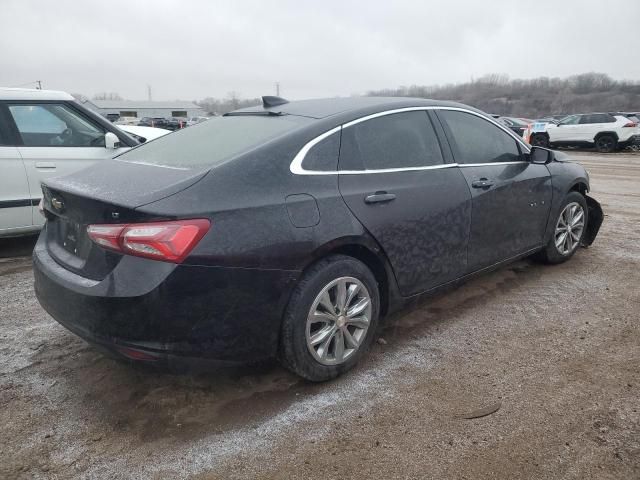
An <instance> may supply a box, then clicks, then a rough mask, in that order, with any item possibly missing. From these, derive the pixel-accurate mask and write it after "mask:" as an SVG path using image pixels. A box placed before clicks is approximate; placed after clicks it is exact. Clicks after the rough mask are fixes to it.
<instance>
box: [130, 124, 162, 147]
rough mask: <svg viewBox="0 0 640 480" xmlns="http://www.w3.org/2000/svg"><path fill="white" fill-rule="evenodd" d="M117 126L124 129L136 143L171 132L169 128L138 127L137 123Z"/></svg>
mask: <svg viewBox="0 0 640 480" xmlns="http://www.w3.org/2000/svg"><path fill="white" fill-rule="evenodd" d="M118 128H119V129H120V130H123V131H125V132H126V133H127V134H128V135H129V136H130V137H133V138H135V139H136V140H137V141H138V143H145V142H149V141H151V140H155V139H156V138H160V137H162V136H164V135H166V134H168V133H171V130H165V129H164V128H155V127H140V126H138V125H118Z"/></svg>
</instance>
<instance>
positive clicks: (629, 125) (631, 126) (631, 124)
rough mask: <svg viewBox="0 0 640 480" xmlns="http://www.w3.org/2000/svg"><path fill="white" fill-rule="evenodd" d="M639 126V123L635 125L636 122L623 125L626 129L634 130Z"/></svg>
mask: <svg viewBox="0 0 640 480" xmlns="http://www.w3.org/2000/svg"><path fill="white" fill-rule="evenodd" d="M637 126H638V124H637V123H635V122H629V123H627V124H625V125H622V128H625V127H630V128H633V127H637Z"/></svg>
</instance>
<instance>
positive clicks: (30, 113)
mask: <svg viewBox="0 0 640 480" xmlns="http://www.w3.org/2000/svg"><path fill="white" fill-rule="evenodd" d="M9 112H10V113H11V116H12V117H13V121H14V122H15V124H16V127H17V128H18V132H19V133H20V137H21V138H22V144H23V145H24V146H25V147H104V134H105V131H104V129H103V128H102V127H100V126H98V125H96V124H94V123H93V122H90V121H89V120H88V119H86V118H84V117H82V116H81V115H79V114H78V113H76V112H74V111H73V110H72V109H71V108H69V107H67V106H66V105H63V104H40V105H34V104H29V105H9Z"/></svg>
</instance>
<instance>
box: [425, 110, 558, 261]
mask: <svg viewBox="0 0 640 480" xmlns="http://www.w3.org/2000/svg"><path fill="white" fill-rule="evenodd" d="M436 115H437V117H438V118H439V119H440V121H441V123H442V125H443V127H444V130H445V132H446V135H447V139H448V141H449V144H450V146H451V149H452V150H453V156H454V158H455V159H456V161H457V162H458V164H459V165H460V171H461V172H462V173H463V175H464V177H465V179H466V182H467V184H468V186H469V188H470V190H471V195H472V197H473V200H472V204H473V210H472V214H471V233H470V238H469V255H468V268H469V272H472V271H474V270H478V269H481V268H484V267H487V266H490V265H493V264H495V263H497V262H500V261H502V260H507V259H509V258H512V257H515V256H517V255H520V254H522V253H524V252H527V251H529V250H531V249H533V248H535V247H538V246H540V245H541V244H542V241H543V236H544V233H545V228H546V224H547V218H548V216H549V207H550V204H551V176H550V174H549V170H548V169H547V167H546V165H536V164H532V163H529V162H527V161H525V160H524V156H523V154H522V153H523V151H522V150H521V148H522V147H521V144H520V143H519V142H517V141H516V139H515V138H514V137H513V136H512V135H510V134H509V133H507V132H506V131H504V130H503V129H502V128H500V127H499V126H497V125H496V124H494V123H492V122H490V121H489V120H487V119H485V118H484V117H482V116H479V115H475V114H472V113H470V112H462V111H454V110H437V113H436Z"/></svg>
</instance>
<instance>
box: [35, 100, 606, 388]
mask: <svg viewBox="0 0 640 480" xmlns="http://www.w3.org/2000/svg"><path fill="white" fill-rule="evenodd" d="M588 191H589V177H588V175H587V172H586V171H585V169H584V168H583V167H582V166H580V165H578V164H575V163H571V162H569V161H567V160H566V157H565V156H562V154H559V153H554V152H552V151H550V150H545V149H542V148H538V147H534V148H531V147H530V146H529V145H527V144H526V143H524V142H523V141H522V139H521V138H519V137H518V136H517V135H515V134H514V133H513V132H512V131H510V130H509V129H508V128H506V127H504V126H503V125H501V124H500V123H498V122H496V121H495V120H494V119H492V118H491V117H488V116H487V115H485V114H483V113H482V112H479V111H478V110H475V109H473V108H470V107H467V106H465V105H461V104H456V103H447V102H436V101H430V100H422V99H406V98H405V99H402V98H374V97H367V98H347V99H330V100H309V101H299V102H286V100H283V99H280V98H277V97H276V98H274V97H265V98H264V104H263V105H262V106H259V107H254V108H247V109H243V110H238V111H235V112H232V113H230V114H227V115H225V116H224V117H218V118H213V119H211V120H209V121H208V122H204V123H201V124H199V125H195V126H193V127H191V128H188V129H184V130H180V131H178V132H176V133H175V134H172V135H168V136H166V137H161V138H159V139H157V140H154V141H153V142H150V143H147V144H144V145H141V146H139V147H136V148H134V149H132V150H130V151H128V152H127V153H125V154H123V155H121V156H119V157H118V158H116V159H114V160H109V161H104V162H101V163H100V164H98V165H96V166H94V167H91V168H89V169H87V170H84V171H81V172H79V173H76V174H74V175H71V176H68V177H62V178H55V179H50V180H47V182H46V184H45V185H43V192H44V201H43V210H44V214H45V215H46V217H47V222H46V226H45V228H44V229H43V231H42V233H41V236H40V239H39V240H38V243H37V245H36V247H35V251H34V269H35V290H36V293H37V296H38V298H39V300H40V303H41V304H42V305H43V307H44V308H45V309H46V310H47V311H48V312H49V313H50V314H51V315H52V316H53V317H54V318H55V319H56V320H57V321H58V322H60V323H61V324H62V325H64V326H65V327H67V328H68V329H69V330H71V331H72V332H75V333H76V334H78V335H79V336H81V337H83V338H85V339H87V340H88V341H90V342H93V343H95V344H99V345H101V346H103V347H107V348H108V349H110V350H112V351H114V352H116V353H117V354H119V355H122V356H124V357H127V358H129V359H134V360H138V361H143V362H162V361H166V360H167V359H175V358H176V357H206V358H210V359H216V360H222V361H233V362H247V361H257V360H261V359H265V358H270V357H278V358H280V359H281V361H282V363H283V364H284V365H285V366H287V367H288V368H290V369H291V370H293V371H294V372H296V373H298V374H299V375H301V376H303V377H305V378H307V379H310V380H313V381H322V380H327V379H330V378H333V377H335V376H337V375H339V374H340V373H342V372H344V371H346V370H348V369H349V368H351V367H353V365H354V364H355V363H356V362H357V361H358V360H359V359H360V358H361V357H362V355H363V354H364V352H365V351H366V349H367V347H368V346H369V345H370V343H371V341H372V339H373V337H374V336H375V334H376V329H377V328H378V326H379V324H380V319H381V318H382V317H383V316H385V315H388V314H389V313H390V312H392V311H394V310H396V309H398V308H399V307H400V306H402V305H403V304H405V303H406V302H407V301H409V300H412V299H415V298H417V297H419V296H422V295H424V294H429V293H432V292H434V291H436V290H437V289H440V288H441V287H444V286H448V285H451V284H454V283H456V282H459V281H461V280H464V279H466V278H468V277H470V276H471V275H474V274H477V273H480V272H484V271H487V270H489V269H493V268H496V267H499V266H501V265H504V264H505V263H508V262H511V261H514V260H516V259H518V258H522V257H525V256H530V255H534V256H535V257H536V258H538V259H539V260H541V261H544V262H547V263H559V262H563V261H566V260H568V259H569V258H570V257H571V256H572V255H574V253H575V252H576V250H577V249H578V247H579V246H580V245H589V244H591V242H593V240H594V238H595V236H596V234H597V232H598V229H599V227H600V224H601V222H602V211H601V209H600V206H599V204H598V203H597V202H596V201H595V200H593V199H592V198H590V197H589V196H587V192H588Z"/></svg>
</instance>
